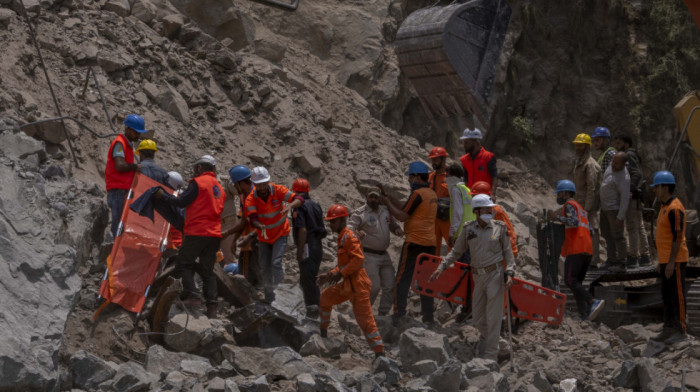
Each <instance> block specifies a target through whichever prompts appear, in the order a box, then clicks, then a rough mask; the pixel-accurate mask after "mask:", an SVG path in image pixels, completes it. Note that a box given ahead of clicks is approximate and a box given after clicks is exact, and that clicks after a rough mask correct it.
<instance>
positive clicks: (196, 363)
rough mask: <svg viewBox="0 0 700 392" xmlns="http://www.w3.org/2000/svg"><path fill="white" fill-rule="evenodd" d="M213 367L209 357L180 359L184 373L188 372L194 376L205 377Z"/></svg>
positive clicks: (181, 369)
mask: <svg viewBox="0 0 700 392" xmlns="http://www.w3.org/2000/svg"><path fill="white" fill-rule="evenodd" d="M212 369H213V368H212V366H211V364H210V363H209V360H208V359H203V360H199V359H195V360H193V359H183V360H182V361H180V371H181V372H182V373H183V374H188V375H191V376H194V377H203V376H205V375H206V374H207V372H209V371H210V370H212ZM222 385H223V384H222Z"/></svg>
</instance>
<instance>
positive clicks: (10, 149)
mask: <svg viewBox="0 0 700 392" xmlns="http://www.w3.org/2000/svg"><path fill="white" fill-rule="evenodd" d="M45 124H49V123H45ZM58 124H59V126H58V127H59V129H60V128H61V126H60V123H58ZM42 125H44V124H40V125H37V126H36V128H35V127H34V126H32V127H26V128H23V130H24V131H25V133H26V134H25V133H22V132H19V133H11V132H5V133H3V134H0V145H1V146H2V153H3V154H5V156H7V157H8V158H10V159H12V160H19V159H23V158H26V157H28V156H30V155H33V154H36V155H38V156H40V158H42V160H43V159H45V158H46V147H45V144H44V142H42V141H41V140H36V139H34V138H32V137H30V136H34V135H38V134H42V135H48V134H49V133H45V132H41V130H47V129H49V128H50V127H48V126H47V127H42ZM57 131H58V130H57ZM60 132H61V134H63V131H62V130H60ZM53 133H54V132H51V134H53Z"/></svg>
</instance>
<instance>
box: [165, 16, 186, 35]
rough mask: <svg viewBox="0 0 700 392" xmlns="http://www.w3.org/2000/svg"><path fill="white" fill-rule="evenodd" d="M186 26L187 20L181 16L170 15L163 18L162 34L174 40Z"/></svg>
mask: <svg viewBox="0 0 700 392" xmlns="http://www.w3.org/2000/svg"><path fill="white" fill-rule="evenodd" d="M184 24H185V19H184V18H183V17H182V15H180V14H170V15H168V16H166V17H165V18H163V30H161V34H162V35H163V36H164V37H168V38H173V37H175V36H176V35H177V34H178V33H179V32H180V28H181V27H182V25H184Z"/></svg>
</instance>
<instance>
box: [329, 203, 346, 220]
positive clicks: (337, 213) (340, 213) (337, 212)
mask: <svg viewBox="0 0 700 392" xmlns="http://www.w3.org/2000/svg"><path fill="white" fill-rule="evenodd" d="M344 216H348V209H347V208H345V207H343V205H342V204H333V205H332V206H331V208H329V209H328V214H326V220H333V219H335V218H342V217H344Z"/></svg>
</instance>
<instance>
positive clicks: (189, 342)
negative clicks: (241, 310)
mask: <svg viewBox="0 0 700 392" xmlns="http://www.w3.org/2000/svg"><path fill="white" fill-rule="evenodd" d="M187 319H188V316H187V314H185V313H179V314H176V315H175V316H173V317H171V318H170V320H168V324H167V325H166V327H165V332H166V333H169V334H171V335H166V336H165V338H164V341H165V344H166V346H167V347H169V348H171V349H173V350H175V351H181V352H186V353H193V354H197V355H201V356H204V357H207V358H211V359H212V360H214V361H216V362H218V361H220V360H221V359H223V358H221V353H220V350H219V348H220V347H221V345H222V344H226V343H232V342H233V337H232V336H231V335H230V334H229V332H228V328H229V327H230V322H229V321H227V320H218V319H209V318H207V317H204V316H200V317H193V316H189V321H188V320H187ZM185 325H187V328H185ZM183 330H184V331H183ZM180 331H183V332H182V333H177V332H180ZM176 333H177V334H176ZM186 359H191V358H186ZM195 360H197V359H195Z"/></svg>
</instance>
